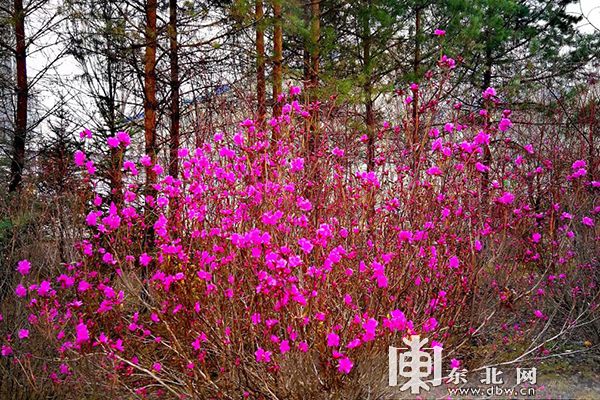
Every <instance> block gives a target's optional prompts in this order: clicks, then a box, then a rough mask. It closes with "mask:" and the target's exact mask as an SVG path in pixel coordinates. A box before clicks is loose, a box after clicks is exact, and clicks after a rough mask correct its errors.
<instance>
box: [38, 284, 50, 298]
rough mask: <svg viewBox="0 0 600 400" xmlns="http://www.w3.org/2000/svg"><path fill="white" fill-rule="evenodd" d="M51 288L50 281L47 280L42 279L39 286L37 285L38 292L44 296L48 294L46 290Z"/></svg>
mask: <svg viewBox="0 0 600 400" xmlns="http://www.w3.org/2000/svg"><path fill="white" fill-rule="evenodd" d="M51 289H52V288H51V287H50V282H48V281H42V283H40V286H39V287H38V290H37V292H38V294H39V295H40V296H45V295H47V294H48V292H49V291H50V290H51Z"/></svg>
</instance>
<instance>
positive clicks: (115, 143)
mask: <svg viewBox="0 0 600 400" xmlns="http://www.w3.org/2000/svg"><path fill="white" fill-rule="evenodd" d="M106 142H107V143H108V146H109V147H119V143H120V142H119V139H117V138H116V137H114V136H111V137H109V138H107V139H106Z"/></svg>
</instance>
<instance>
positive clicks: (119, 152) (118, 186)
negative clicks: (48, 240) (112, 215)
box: [104, 15, 123, 205]
mask: <svg viewBox="0 0 600 400" xmlns="http://www.w3.org/2000/svg"><path fill="white" fill-rule="evenodd" d="M104 18H105V21H108V20H109V17H108V16H106V15H105V16H104ZM106 28H107V32H108V28H109V26H108V23H107V24H106ZM105 40H106V53H107V54H108V60H107V61H108V62H107V65H106V77H107V80H108V96H107V99H106V108H107V111H108V113H107V115H106V118H105V119H106V120H107V121H106V122H107V125H108V129H109V133H110V136H111V137H116V136H117V118H116V101H115V92H116V87H115V82H114V75H113V65H114V63H115V62H116V60H115V57H114V52H113V50H112V48H111V40H110V37H109V36H108V34H106V35H105ZM122 160H123V146H118V147H111V148H110V169H109V171H108V175H109V181H110V188H111V201H112V202H113V203H115V204H116V205H120V204H121V203H122V201H123V182H122V173H121V168H122Z"/></svg>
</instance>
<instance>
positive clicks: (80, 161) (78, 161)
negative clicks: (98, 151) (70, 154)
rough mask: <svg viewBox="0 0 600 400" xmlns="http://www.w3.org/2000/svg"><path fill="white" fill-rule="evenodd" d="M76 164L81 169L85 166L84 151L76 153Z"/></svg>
mask: <svg viewBox="0 0 600 400" xmlns="http://www.w3.org/2000/svg"><path fill="white" fill-rule="evenodd" d="M75 164H76V165H79V166H80V167H81V166H83V164H85V153H84V152H83V151H78V152H76V153H75Z"/></svg>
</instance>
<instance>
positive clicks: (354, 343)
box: [346, 339, 361, 349]
mask: <svg viewBox="0 0 600 400" xmlns="http://www.w3.org/2000/svg"><path fill="white" fill-rule="evenodd" d="M360 344H361V341H360V339H354V340H352V341H351V342H350V343H348V344H347V345H346V347H347V348H349V349H353V348H355V347H358V346H360Z"/></svg>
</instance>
